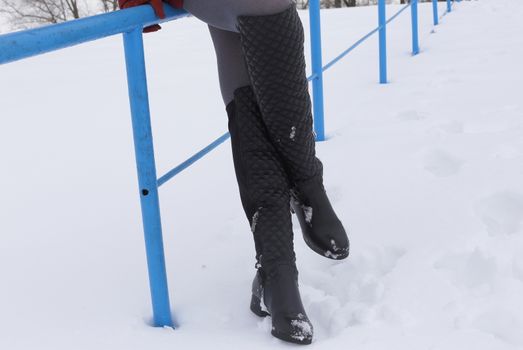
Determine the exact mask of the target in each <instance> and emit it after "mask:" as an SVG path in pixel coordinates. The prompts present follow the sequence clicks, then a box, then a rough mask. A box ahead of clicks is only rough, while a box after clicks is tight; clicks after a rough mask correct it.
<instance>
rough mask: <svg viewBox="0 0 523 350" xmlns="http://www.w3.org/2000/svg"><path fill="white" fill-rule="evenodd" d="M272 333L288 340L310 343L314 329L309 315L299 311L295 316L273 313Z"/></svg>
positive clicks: (297, 342)
mask: <svg viewBox="0 0 523 350" xmlns="http://www.w3.org/2000/svg"><path fill="white" fill-rule="evenodd" d="M271 333H272V335H273V336H275V337H276V338H278V339H281V340H284V341H287V342H291V343H296V344H310V343H311V342H312V336H313V333H314V330H313V327H312V324H311V322H310V321H309V319H308V318H307V316H306V315H304V314H302V313H299V314H297V315H295V316H284V315H273V317H272V332H271Z"/></svg>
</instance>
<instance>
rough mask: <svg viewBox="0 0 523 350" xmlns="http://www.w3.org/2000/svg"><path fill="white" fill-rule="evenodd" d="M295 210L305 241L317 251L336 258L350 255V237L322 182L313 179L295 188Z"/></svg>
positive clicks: (293, 198)
mask: <svg viewBox="0 0 523 350" xmlns="http://www.w3.org/2000/svg"><path fill="white" fill-rule="evenodd" d="M291 192H292V198H291V208H292V212H293V213H295V214H296V216H297V217H298V221H299V222H300V227H301V232H302V234H303V238H304V240H305V243H307V245H308V246H309V248H311V249H312V250H313V251H315V252H316V253H318V254H320V255H322V256H325V257H327V258H329V259H333V260H342V259H345V258H347V257H348V256H349V250H350V248H349V247H350V245H349V240H348V238H347V233H346V232H345V229H344V228H343V225H342V223H341V221H340V220H339V219H338V217H337V216H336V213H335V212H334V209H333V208H332V205H331V203H330V201H329V198H328V197H327V193H326V192H325V188H324V187H323V184H322V183H321V182H319V181H311V182H309V183H304V184H302V185H301V186H300V190H298V189H297V188H295V189H293V190H292V191H291Z"/></svg>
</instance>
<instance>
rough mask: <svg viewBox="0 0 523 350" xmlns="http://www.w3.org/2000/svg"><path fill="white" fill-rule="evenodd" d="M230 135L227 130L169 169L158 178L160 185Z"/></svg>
mask: <svg viewBox="0 0 523 350" xmlns="http://www.w3.org/2000/svg"><path fill="white" fill-rule="evenodd" d="M229 137H230V134H229V133H228V132H226V133H225V134H223V135H222V136H220V137H219V138H217V139H216V140H215V141H214V142H213V143H211V144H210V145H209V146H207V147H205V148H204V149H202V150H201V151H199V152H198V153H196V154H195V155H194V156H192V157H191V158H189V159H187V160H186V161H184V162H183V163H181V164H180V165H178V166H176V167H175V168H174V169H173V170H171V171H169V172H168V173H167V174H165V175H164V176H162V177H160V178H159V179H158V187H160V186H161V185H163V184H164V183H166V182H167V181H169V180H170V179H172V178H173V177H175V176H176V175H178V174H179V173H181V172H182V171H184V170H185V169H187V168H188V167H190V166H191V165H193V164H194V163H195V162H196V161H198V160H200V159H201V158H203V157H204V156H205V155H206V154H207V153H209V152H211V151H212V150H213V149H215V148H216V147H218V146H219V145H221V144H222V143H224V142H225V141H226V140H227V139H228V138H229Z"/></svg>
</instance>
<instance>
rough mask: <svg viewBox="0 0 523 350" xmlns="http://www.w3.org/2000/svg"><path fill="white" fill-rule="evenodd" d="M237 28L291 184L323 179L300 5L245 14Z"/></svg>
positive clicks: (254, 87)
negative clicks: (270, 11)
mask: <svg viewBox="0 0 523 350" xmlns="http://www.w3.org/2000/svg"><path fill="white" fill-rule="evenodd" d="M238 29H239V32H240V37H241V43H242V49H243V52H244V55H245V59H246V62H247V67H248V71H249V75H250V77H251V81H252V84H253V89H254V92H255V95H256V98H257V100H258V103H259V106H260V110H261V115H262V118H263V122H264V124H265V125H266V127H267V130H268V133H269V137H270V139H271V141H272V143H273V144H274V145H275V147H276V149H277V151H278V153H279V154H280V155H281V157H282V158H283V160H284V164H285V168H286V170H287V172H288V173H289V176H290V178H291V180H292V182H293V183H294V184H296V183H300V182H305V181H310V180H311V179H313V178H315V177H316V178H320V179H321V176H322V164H321V162H320V160H319V159H318V158H316V153H315V140H314V133H313V122H312V112H311V101H310V96H309V90H308V83H307V77H306V75H305V57H304V48H303V44H304V33H303V26H302V24H301V21H300V19H299V17H298V13H297V11H296V8H295V6H291V7H290V8H289V9H287V10H285V11H283V12H281V13H278V14H275V15H269V16H240V17H239V18H238ZM320 181H321V180H320Z"/></svg>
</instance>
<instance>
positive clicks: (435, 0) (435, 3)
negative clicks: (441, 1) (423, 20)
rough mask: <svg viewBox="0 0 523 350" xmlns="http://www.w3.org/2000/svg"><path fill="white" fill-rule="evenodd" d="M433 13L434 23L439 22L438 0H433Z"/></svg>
mask: <svg viewBox="0 0 523 350" xmlns="http://www.w3.org/2000/svg"><path fill="white" fill-rule="evenodd" d="M432 15H433V17H434V25H435V26H437V25H438V24H439V14H438V0H432Z"/></svg>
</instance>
